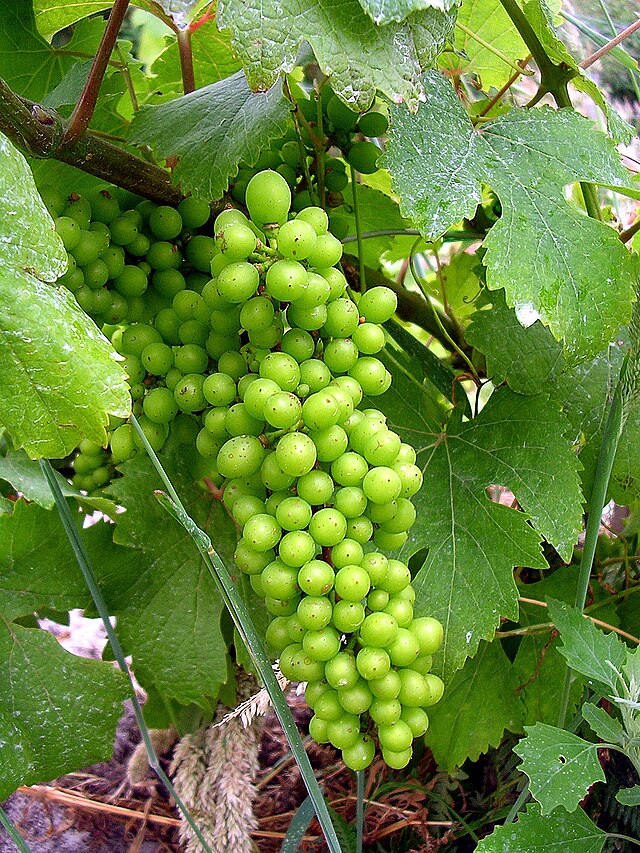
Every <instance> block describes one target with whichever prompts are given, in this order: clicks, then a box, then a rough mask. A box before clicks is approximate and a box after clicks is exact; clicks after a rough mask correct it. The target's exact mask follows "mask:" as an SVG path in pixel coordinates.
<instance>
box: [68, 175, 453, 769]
mask: <svg viewBox="0 0 640 853" xmlns="http://www.w3.org/2000/svg"><path fill="white" fill-rule="evenodd" d="M99 201H100V200H99V199H93V204H90V203H89V204H88V205H87V206H88V208H89V210H91V211H93V210H94V208H96V209H97V210H98V214H99V215H101V214H102V218H103V219H104V218H109V217H111V218H110V221H109V223H103V224H104V225H105V228H107V227H108V228H109V230H110V232H111V236H112V239H111V241H109V240H107V242H106V248H104V247H103V250H102V255H101V256H99V258H98V259H100V258H101V257H105V254H106V253H107V252H108V251H109V250H110V249H111V248H113V245H112V244H115V245H116V246H118V245H122V246H123V247H124V248H122V249H121V252H115V253H114V252H112V253H111V254H112V255H113V256H114V257H111V255H109V256H108V260H109V261H110V262H113V263H115V261H114V258H115V257H116V256H117V260H118V261H119V264H118V270H119V274H118V275H117V276H116V277H115V278H113V277H112V278H111V279H109V278H107V279H106V280H105V281H104V282H102V278H103V277H104V276H102V277H101V278H100V279H99V280H100V281H101V284H100V285H99V287H96V286H95V284H96V283H95V282H93V283H89V284H87V274H88V271H87V269H86V267H87V264H85V265H81V264H80V263H78V258H77V255H76V258H75V259H76V266H75V268H73V269H72V268H70V271H69V272H68V273H67V274H66V276H65V277H64V279H63V283H66V284H67V286H70V282H69V279H70V278H71V279H73V277H74V276H75V277H76V278H78V276H77V275H76V272H77V270H78V269H80V270H81V271H82V272H81V274H82V276H83V278H84V283H83V284H82V285H79V286H78V287H76V288H75V291H74V292H75V294H76V298H77V299H78V301H79V303H80V304H81V305H83V300H82V298H81V297H82V293H83V288H88V289H89V291H90V292H91V298H92V299H94V300H95V296H96V295H97V296H98V297H99V299H98V302H99V303H100V304H99V305H97V306H96V304H94V303H91V304H89V305H83V307H85V309H86V310H89V311H90V313H92V316H94V318H95V319H96V322H97V323H98V324H99V325H101V326H102V329H103V331H105V332H106V333H108V334H109V335H110V336H111V340H112V342H113V345H114V347H115V349H116V350H117V351H118V352H120V353H121V354H122V356H123V357H124V364H125V368H126V371H127V373H128V376H129V384H130V388H131V393H132V398H133V401H134V403H133V406H134V412H135V413H136V414H137V415H138V416H139V421H140V424H141V426H142V429H143V431H144V433H145V435H146V436H147V438H148V440H149V442H150V444H151V445H152V447H153V448H154V449H155V450H156V451H160V450H161V449H162V448H163V446H164V444H165V442H167V441H173V442H175V443H177V444H179V445H182V446H183V449H185V450H187V451H188V453H190V454H191V465H190V468H191V471H192V473H193V476H194V479H198V480H202V479H205V478H206V480H207V482H208V483H209V484H214V485H215V486H216V487H217V488H218V489H220V491H221V492H222V495H223V497H222V499H223V502H224V505H225V507H226V508H227V510H228V511H229V512H230V513H231V515H232V517H233V519H234V520H235V522H236V524H237V525H238V527H239V528H240V530H241V538H240V539H239V542H238V545H237V549H236V552H235V561H236V564H237V566H238V567H239V569H240V570H241V571H242V572H244V573H245V574H246V575H248V576H249V580H250V583H251V586H252V588H253V590H254V591H255V592H256V593H257V594H259V595H260V596H262V597H263V598H264V601H265V606H266V609H267V611H268V612H269V613H270V614H271V616H272V620H271V622H270V624H269V626H268V629H267V632H266V640H267V643H268V645H269V647H270V648H271V650H272V651H273V652H274V654H275V656H277V657H278V658H279V665H280V670H281V672H282V674H283V675H284V676H285V677H286V678H288V679H290V680H292V681H301V682H307V688H306V692H305V696H306V700H307V702H308V704H309V706H310V707H311V708H312V709H313V711H314V716H313V718H312V719H311V722H310V733H311V735H312V737H314V739H315V740H316V741H318V742H321V743H323V742H330V743H331V744H333V745H334V746H335V747H336V748H338V749H340V750H341V751H342V756H343V759H344V762H345V764H347V766H349V767H351V768H353V769H356V770H359V769H363V768H364V767H366V766H368V765H369V764H370V763H371V761H372V760H373V758H374V756H375V750H376V745H375V738H376V737H377V741H378V743H379V745H380V748H381V751H382V757H383V759H384V760H385V762H386V763H387V764H388V765H389V766H391V767H393V768H398V769H399V768H402V767H404V766H406V765H407V763H408V762H409V760H410V759H411V755H412V743H413V740H414V739H415V738H417V737H420V736H422V735H424V733H425V732H426V730H427V727H428V725H429V719H428V716H427V713H426V711H425V708H427V707H429V706H431V705H433V704H435V703H436V702H438V701H439V699H440V698H441V696H442V693H443V689H444V686H443V683H442V681H441V680H440V679H439V678H438V677H437V676H436V675H434V674H433V673H431V666H432V656H433V654H434V653H435V652H436V651H437V650H438V649H439V647H440V645H441V643H442V636H443V630H442V626H441V625H440V623H439V622H438V621H437V620H436V619H433V618H431V617H428V616H422V617H419V618H414V614H413V605H414V601H415V592H414V590H413V588H412V586H411V574H410V571H409V568H408V567H407V565H406V564H405V563H403V562H402V561H400V560H398V559H395V558H392V557H388V556H386V555H385V554H384V553H383V552H385V551H387V552H395V551H397V550H398V549H399V548H401V546H402V545H403V544H404V542H405V541H406V540H407V538H408V531H409V529H410V528H411V526H412V525H413V523H414V521H415V518H416V510H415V507H414V505H413V503H412V501H411V498H412V496H413V495H414V494H415V493H416V492H417V491H418V490H419V489H420V487H421V485H422V472H421V470H420V468H419V467H418V466H417V465H416V464H415V461H416V454H415V451H414V449H413V448H412V447H411V446H410V445H408V444H405V443H403V442H402V440H401V438H400V436H399V435H398V434H397V433H395V432H394V431H393V430H391V429H389V427H388V426H387V423H386V419H385V417H384V415H383V414H382V413H381V412H380V411H378V410H377V409H374V408H366V407H364V406H365V405H366V403H365V402H364V401H365V398H370V397H375V396H378V395H380V394H383V393H384V392H385V391H387V390H388V389H389V387H390V384H391V375H390V373H389V372H388V370H387V369H386V367H385V365H384V363H383V362H382V361H381V360H380V359H378V358H377V357H376V355H377V354H378V353H380V351H381V350H382V348H383V347H384V344H385V333H384V331H383V328H382V325H381V324H382V323H384V322H385V321H386V320H388V319H389V318H390V317H391V316H392V314H393V313H394V311H395V308H396V296H395V294H394V293H393V292H392V291H391V290H390V289H388V288H386V287H374V288H372V289H370V290H368V291H365V292H364V293H363V294H362V295H360V296H359V297H358V302H355V301H354V299H352V298H351V296H350V295H349V294H348V292H347V284H346V280H345V277H344V275H343V274H342V272H341V271H340V269H339V268H338V267H337V266H336V264H338V262H339V261H340V258H341V256H342V245H341V243H340V241H339V240H338V239H337V238H336V237H335V236H334V235H333V234H332V233H330V231H329V230H328V226H329V222H328V218H327V214H326V213H325V211H324V210H323V209H322V208H318V207H313V206H310V207H306V208H304V209H303V210H301V211H299V212H298V213H297V215H296V216H294V217H293V218H290V209H291V201H292V199H291V191H290V188H289V186H288V184H287V181H286V180H285V178H284V177H283V176H282V175H280V174H279V173H278V172H275V171H272V170H264V171H261V172H258V173H256V174H255V175H253V176H252V177H251V179H250V180H249V181H248V183H247V186H246V191H245V202H246V207H247V210H248V212H249V216H250V218H248V217H247V216H245V214H243V213H242V212H241V211H239V210H236V209H227V210H224V211H223V212H222V213H220V214H219V215H218V216H217V217H216V219H215V222H214V224H213V233H214V236H213V237H211V236H208V235H207V234H203V233H199V232H198V229H199V228H201V227H202V226H204V225H205V224H206V221H207V220H208V212H207V211H205V210H204V209H203V208H200V207H199V206H198V203H197V202H195V201H193V200H189V199H187V200H185V202H183V203H181V204H182V209H180V207H179V208H178V210H175V209H173V208H169V207H157V206H155V205H152V204H150V203H148V202H142V203H141V204H138V205H137V207H136V208H134V209H133V210H125V211H124V212H121V211H120V210H116V208H115V207H114V206H113V205H110V210H108V211H107V213H106V214H104V213H102V210H101V209H100V204H99V203H98V202H99ZM108 201H111V199H109V200H108ZM76 203H77V200H71V201H70V202H69V203H68V204H67V207H66V208H65V209H64V210H63V211H62V212H61V215H60V216H59V217H58V218H57V219H56V228H57V229H58V231H59V233H61V235H62V236H63V240H65V245H67V247H68V249H69V251H70V252H73V251H74V249H75V247H76V246H78V245H85V244H87V243H88V241H89V240H91V241H95V240H96V239H97V238H96V237H94V236H93V235H94V234H98V235H99V237H100V239H101V241H102V242H103V243H104V240H105V239H106V235H104V233H103V229H102V228H98V229H91V226H90V224H89V223H84V224H85V225H86V226H87V227H85V228H80V229H79V230H80V231H81V237H80V241H79V242H77V243H76V242H74V241H75V237H76V236H77V235H76V230H77V229H75V227H74V226H72V225H70V222H77V216H76V217H75V218H74V216H71V215H69V214H70V213H72V212H73V211H69V207H70V206H71V205H73V204H76ZM105 204H106V201H105ZM97 221H98V222H100V221H101V220H100V219H98V220H97ZM127 229H128V230H129V232H130V233H127V234H125V232H127ZM114 233H115V235H116V237H115V241H114V240H113V234H114ZM82 235H89V237H86V236H82ZM125 236H126V237H127V240H129V238H131V239H130V240H129V242H125V243H123V244H119V243H118V240H123V239H124V238H125ZM145 241H146V242H145ZM172 241H173V242H172ZM143 242H144V248H145V249H146V251H145V253H144V255H143V257H144V259H143V260H138V262H137V263H135V262H133V261H134V259H135V258H136V257H140V256H137V255H136V254H135V252H137V251H139V250H141V249H142V248H143V245H142V244H143ZM138 244H140V245H138ZM132 246H133V249H134V252H133V254H132V252H131V248H132ZM81 259H83V260H84V256H83V255H81ZM98 259H97V260H98ZM127 261H130V263H126V262H127ZM91 263H94V262H92V261H89V266H90V264H91ZM103 263H105V265H106V263H107V261H103ZM72 266H73V265H72ZM205 271H206V272H210V274H211V277H209V276H207V275H206V273H205ZM141 276H142V277H143V278H144V287H142V278H141ZM138 278H140V284H139V286H137V287H134V284H135V282H136V281H137V280H138ZM76 284H77V282H76ZM71 289H74V283H73V281H72V282H71ZM102 291H103V292H104V293H105V294H106V297H102V296H101V292H102ZM107 298H109V299H111V300H112V302H111V307H109V306H107V308H106V309H104V310H103V309H102V308H101V305H102V301H101V300H103V299H104V301H105V304H106V299H107ZM87 301H89V300H88V299H87ZM114 302H115V303H116V307H117V306H118V305H120V302H121V303H122V304H121V305H120V308H121V310H119V311H115V310H114V307H113V303H114ZM98 309H99V310H98ZM132 309H133V310H132ZM85 445H86V443H85ZM138 452H140V442H139V439H138V437H137V435H136V434H135V432H134V430H133V427H132V426H131V424H129V423H124V422H114V423H113V424H112V428H111V431H110V435H109V447H108V448H107V449H106V450H105V449H103V448H97V447H89V446H81V447H80V449H79V453H78V454H77V455H76V457H75V460H74V467H75V471H76V476H75V479H74V482H75V484H76V485H77V486H79V487H80V488H85V489H87V490H91V489H93V488H97V487H100V486H102V485H104V483H105V481H108V479H110V477H112V476H116V475H117V469H116V466H117V465H119V464H120V463H122V462H124V461H126V460H128V459H130V458H132V457H133V456H134V455H135V454H136V453H138Z"/></svg>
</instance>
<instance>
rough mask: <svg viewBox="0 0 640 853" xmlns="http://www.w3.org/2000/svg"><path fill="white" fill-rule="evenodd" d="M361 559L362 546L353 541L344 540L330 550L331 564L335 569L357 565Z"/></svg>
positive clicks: (362, 553)
mask: <svg viewBox="0 0 640 853" xmlns="http://www.w3.org/2000/svg"><path fill="white" fill-rule="evenodd" d="M363 557H364V552H363V550H362V545H361V544H360V543H359V542H356V541H355V540H354V539H349V538H345V539H343V540H342V542H338V544H337V545H334V546H333V548H332V549H331V562H332V563H333V565H334V566H335V568H336V569H342V568H344V566H354V565H359V564H360V563H361V561H362V559H363Z"/></svg>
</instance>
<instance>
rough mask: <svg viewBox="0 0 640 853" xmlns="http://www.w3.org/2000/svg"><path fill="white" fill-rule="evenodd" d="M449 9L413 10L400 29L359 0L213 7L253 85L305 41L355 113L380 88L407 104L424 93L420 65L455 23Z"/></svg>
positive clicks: (234, 2)
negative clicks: (377, 18) (383, 22)
mask: <svg viewBox="0 0 640 853" xmlns="http://www.w3.org/2000/svg"><path fill="white" fill-rule="evenodd" d="M454 20H455V13H453V12H441V11H440V10H438V9H432V8H431V9H425V10H424V11H422V12H415V13H414V14H413V15H411V16H410V17H409V18H408V19H407V20H406V21H405V22H404V23H403V24H401V25H399V26H391V25H390V26H388V27H377V26H376V25H375V24H374V23H373V21H372V20H371V19H370V18H369V16H368V15H367V14H366V13H365V12H364V11H363V10H362V8H361V6H360V4H359V3H358V0H286V2H284V3H283V2H280V0H278V1H277V2H276V0H265V2H264V3H262V4H261V7H260V14H256V12H255V11H254V10H253V9H252V8H251V7H250V6H247V5H246V4H245V3H244V2H242V0H224V2H221V3H219V5H218V21H219V24H220V26H221V27H222V28H223V29H229V30H230V31H231V34H232V37H233V43H234V46H235V48H236V50H237V52H238V55H239V56H240V59H241V60H242V64H243V67H244V69H245V71H246V73H247V78H248V80H249V85H250V86H251V88H252V89H258V90H264V89H268V88H269V86H271V85H273V83H274V82H275V80H276V79H277V77H278V76H279V75H280V74H281V73H282V72H283V71H291V69H292V68H293V67H294V65H295V64H296V58H297V55H298V49H299V47H300V45H301V44H302V42H305V41H306V42H308V43H309V44H310V45H311V48H312V50H313V52H314V54H315V56H316V58H317V60H318V63H319V64H320V67H321V68H322V70H323V71H324V73H325V74H326V75H327V76H329V77H331V85H332V87H333V89H334V90H335V91H336V92H337V93H339V94H340V95H341V96H342V97H343V98H344V100H345V101H348V102H349V103H350V104H352V105H353V106H355V107H357V108H358V109H359V110H365V109H367V107H369V105H370V104H371V102H372V100H373V98H374V97H375V94H376V89H380V90H381V91H382V92H384V93H385V94H387V95H388V96H389V97H390V98H391V99H392V100H393V101H402V100H405V101H406V102H407V103H408V104H409V106H411V107H412V108H413V107H415V106H417V103H418V101H419V99H420V98H421V97H422V95H423V86H422V81H421V77H420V75H421V70H422V69H423V68H426V67H427V66H430V65H433V63H434V62H435V60H436V59H437V57H438V55H439V53H440V52H441V50H442V49H443V47H444V45H445V42H446V40H447V38H448V37H449V35H450V33H451V30H452V28H453V22H454Z"/></svg>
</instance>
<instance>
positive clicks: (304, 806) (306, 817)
mask: <svg viewBox="0 0 640 853" xmlns="http://www.w3.org/2000/svg"><path fill="white" fill-rule="evenodd" d="M314 814H315V810H314V808H313V803H312V802H311V798H310V797H307V799H306V800H304V801H303V802H302V803H301V804H300V805H299V807H298V810H297V811H296V813H295V814H294V816H293V819H292V821H291V823H290V824H289V829H288V830H287V834H286V835H285V837H284V841H283V842H282V847H281V848H280V853H297V851H298V850H299V849H300V842H301V841H302V839H303V838H304V834H305V832H306V831H307V830H308V829H309V824H310V823H311V821H312V820H313V816H314Z"/></svg>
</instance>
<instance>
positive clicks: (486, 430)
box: [376, 376, 581, 676]
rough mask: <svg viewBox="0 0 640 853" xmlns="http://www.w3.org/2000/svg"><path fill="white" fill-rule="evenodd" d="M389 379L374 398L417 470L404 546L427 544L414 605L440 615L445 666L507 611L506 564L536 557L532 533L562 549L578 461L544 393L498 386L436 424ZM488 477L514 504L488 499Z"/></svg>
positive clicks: (459, 659) (511, 589) (575, 510)
mask: <svg viewBox="0 0 640 853" xmlns="http://www.w3.org/2000/svg"><path fill="white" fill-rule="evenodd" d="M397 379H398V377H397V376H396V377H395V379H394V385H392V389H391V391H389V392H387V394H385V395H383V397H381V398H376V399H377V400H378V404H379V405H380V407H381V408H382V409H383V411H384V412H385V414H387V416H388V418H389V421H390V423H392V424H393V427H394V428H395V429H396V430H398V431H399V432H400V433H401V435H402V436H403V438H404V439H405V440H406V441H409V442H411V443H412V444H413V446H414V447H415V448H416V450H417V451H418V464H419V465H420V466H421V467H422V468H423V471H424V485H423V487H422V489H421V491H420V492H419V493H418V494H417V495H416V496H415V498H414V501H415V504H416V507H417V510H418V521H417V523H416V524H415V525H414V527H413V529H412V531H411V534H410V537H409V541H408V543H407V545H406V546H405V549H404V553H405V554H406V555H408V554H411V553H414V552H415V551H418V550H419V549H421V548H425V547H426V548H428V549H429V552H428V555H427V558H426V560H425V563H424V565H423V567H422V569H421V570H420V572H419V573H418V575H417V577H416V578H415V580H414V585H415V588H416V592H417V602H416V608H417V610H418V611H419V612H421V613H422V612H424V613H430V614H433V615H435V616H437V618H438V619H440V620H441V621H442V622H443V624H444V625H445V636H446V643H445V648H444V652H443V657H442V659H441V663H440V665H441V668H442V671H443V672H444V673H445V675H446V676H450V675H451V674H452V673H453V671H454V670H456V669H457V668H459V667H460V666H461V665H462V664H463V663H464V660H465V658H466V657H469V656H472V655H473V654H475V651H476V649H477V648H478V644H479V642H480V640H482V639H490V638H491V637H492V635H493V631H494V630H495V628H496V627H497V626H498V623H499V618H500V616H501V615H502V616H508V617H510V618H512V619H513V618H515V616H516V615H517V595H518V593H517V589H516V586H515V583H514V581H513V575H512V572H513V568H514V566H517V565H525V566H532V567H539V568H541V567H544V566H545V564H546V563H545V560H544V558H543V557H542V554H541V551H540V547H539V539H540V535H542V536H544V537H545V538H546V539H547V540H549V541H551V542H553V543H554V544H555V546H556V548H558V550H559V551H561V552H562V553H563V554H567V555H568V554H569V553H570V552H571V549H572V547H573V544H574V542H575V539H576V537H577V533H578V529H579V525H580V519H581V496H580V491H579V487H578V476H577V464H578V463H577V461H576V459H575V456H574V454H573V452H572V451H571V448H570V445H569V442H568V441H567V440H566V439H565V438H564V437H563V436H564V433H565V431H566V428H567V424H566V421H565V420H564V417H563V416H562V415H561V413H560V412H559V411H558V410H557V408H556V407H554V406H552V405H551V404H550V403H549V402H548V401H547V400H546V399H545V398H544V397H542V398H541V397H535V398H527V397H522V396H519V395H516V394H513V393H512V392H511V391H509V390H508V389H501V390H499V391H497V392H496V393H495V394H494V395H493V396H492V397H491V399H490V400H489V402H488V404H487V405H486V406H485V408H484V409H483V410H482V412H481V413H480V415H479V416H478V417H477V418H475V419H473V420H472V421H469V422H464V423H462V422H461V420H460V418H459V416H458V415H457V414H455V415H454V416H453V417H452V420H451V421H450V423H449V424H448V425H447V428H446V431H442V430H441V429H440V428H439V427H438V426H436V425H433V424H428V423H426V424H425V423H424V422H423V421H421V415H420V412H419V411H416V410H415V409H414V410H413V411H412V410H411V400H412V397H411V396H409V395H408V394H407V393H406V392H405V394H402V393H401V392H402V387H403V385H402V383H398V382H397V381H396V380H397ZM410 393H411V392H410ZM398 395H400V396H401V398H402V397H404V400H402V402H401V404H400V405H399V404H398ZM415 396H416V395H415V392H413V398H415ZM407 401H408V402H407ZM497 484H499V485H503V486H507V487H508V488H510V489H511V490H512V491H513V492H514V493H515V495H516V497H517V498H518V500H519V502H520V505H521V507H522V509H523V510H524V512H518V511H516V510H513V509H510V508H509V507H506V506H502V505H500V504H497V503H493V502H492V501H490V500H489V498H488V497H487V494H486V490H487V489H488V488H489V487H490V486H492V485H497ZM551 508H553V511H552V510H551ZM529 522H531V523H529ZM532 525H533V527H532Z"/></svg>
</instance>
